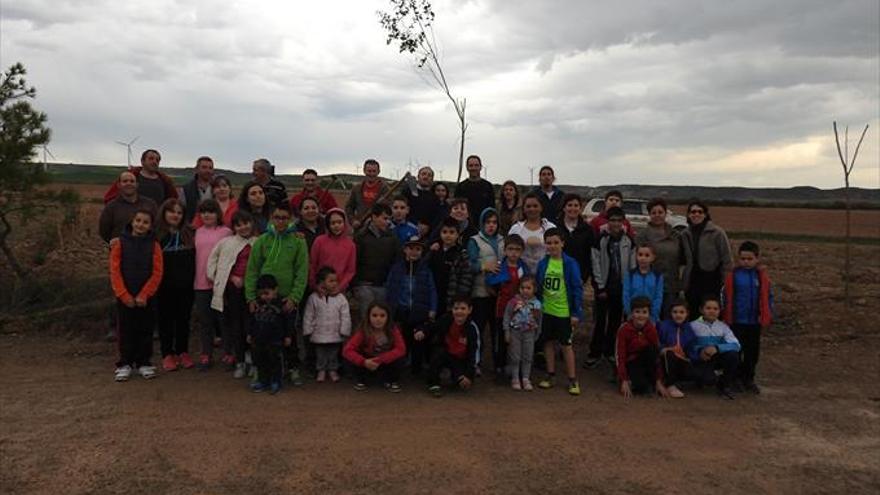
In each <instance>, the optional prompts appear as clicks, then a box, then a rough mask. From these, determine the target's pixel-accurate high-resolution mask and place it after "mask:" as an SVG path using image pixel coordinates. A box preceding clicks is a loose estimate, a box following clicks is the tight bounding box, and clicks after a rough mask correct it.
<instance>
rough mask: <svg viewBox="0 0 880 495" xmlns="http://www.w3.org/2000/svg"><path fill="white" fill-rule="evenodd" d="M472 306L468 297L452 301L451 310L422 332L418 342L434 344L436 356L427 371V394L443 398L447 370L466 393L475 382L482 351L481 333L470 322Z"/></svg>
mask: <svg viewBox="0 0 880 495" xmlns="http://www.w3.org/2000/svg"><path fill="white" fill-rule="evenodd" d="M472 311H473V306H471V301H470V299H468V298H467V297H466V296H455V297H454V298H453V299H452V310H451V311H450V312H449V313H446V314H445V315H443V316H442V317H441V318H440V320H438V321H437V322H434V323H430V324H428V325H426V326H425V327H423V328H421V329H419V331H417V332H416V334H415V336H414V337H415V339H416V340H417V341H428V340H430V341H432V342H433V348H434V350H433V354H432V358H431V367H430V369H429V371H428V392H430V393H431V394H432V395H433V396H434V397H440V396H442V395H443V392H442V389H441V387H440V373H441V372H442V371H443V370H444V369H448V370H449V373H450V376H451V378H452V383H454V384H456V385H457V386H458V387H459V388H460V389H462V390H467V389H469V388H470V387H471V385H472V384H473V381H474V373H475V367H476V364H477V354H478V353H479V352H480V348H479V345H480V333H479V332H478V331H477V324H476V323H474V322H473V320H471V312H472Z"/></svg>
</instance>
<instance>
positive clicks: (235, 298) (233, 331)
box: [223, 285, 251, 363]
mask: <svg viewBox="0 0 880 495" xmlns="http://www.w3.org/2000/svg"><path fill="white" fill-rule="evenodd" d="M250 321H251V319H250V314H249V313H248V305H247V301H246V300H245V297H244V289H243V288H242V289H238V288H236V287H234V286H231V285H228V286H226V290H225V291H224V292H223V350H224V351H225V352H226V353H227V354H232V355H233V356H235V361H236V362H238V363H243V362H244V351H245V349H246V348H247V340H246V338H247V332H248V327H249V326H250Z"/></svg>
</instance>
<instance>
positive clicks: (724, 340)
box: [691, 317, 740, 355]
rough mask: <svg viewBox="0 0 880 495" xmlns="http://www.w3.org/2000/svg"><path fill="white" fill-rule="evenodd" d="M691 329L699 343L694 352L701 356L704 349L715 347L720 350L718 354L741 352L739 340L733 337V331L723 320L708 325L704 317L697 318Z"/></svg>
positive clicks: (696, 344)
mask: <svg viewBox="0 0 880 495" xmlns="http://www.w3.org/2000/svg"><path fill="white" fill-rule="evenodd" d="M691 328H692V329H693V330H694V335H695V336H696V337H697V341H696V343H695V345H694V352H695V353H696V354H697V355H699V354H700V351H702V350H703V348H704V347H709V346H712V345H714V346H715V347H717V348H718V352H739V350H740V346H739V340H737V339H736V336H735V335H733V330H731V329H730V327H729V326H727V323H724V322H723V321H721V320H715V321H713V322H712V323H707V322H706V321H704V320H703V317H700V318H697V319H696V320H694V321H692V322H691Z"/></svg>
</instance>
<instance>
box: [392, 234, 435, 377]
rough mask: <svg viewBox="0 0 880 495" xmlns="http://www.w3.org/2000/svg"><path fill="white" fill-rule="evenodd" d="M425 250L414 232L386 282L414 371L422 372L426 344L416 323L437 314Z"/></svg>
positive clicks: (394, 313)
mask: <svg viewBox="0 0 880 495" xmlns="http://www.w3.org/2000/svg"><path fill="white" fill-rule="evenodd" d="M423 250H424V246H423V245H422V242H421V241H420V240H419V238H418V236H413V238H412V239H410V240H409V241H407V242H406V244H404V246H403V255H404V258H403V259H402V260H399V261H397V262H396V263H394V265H393V266H392V267H391V271H390V272H389V273H388V280H387V281H386V282H385V294H386V298H387V301H388V305H389V306H390V307H391V311H392V314H393V315H394V321H396V322H397V324H398V325H400V328H401V331H402V332H403V336H404V338H405V339H406V348H407V349H408V350H409V351H410V365H411V370H412V373H413V374H414V375H418V374H419V373H421V372H422V364H423V362H425V361H426V359H425V348H424V345H422V343H421V342H417V341H415V340H414V339H413V334H414V332H415V329H416V327H418V326H420V325H422V324H423V323H425V322H426V321H428V320H433V319H434V317H435V316H437V288H436V287H435V285H434V276H433V275H432V274H431V270H430V268H428V262H427V261H426V260H424V259H422V251H423Z"/></svg>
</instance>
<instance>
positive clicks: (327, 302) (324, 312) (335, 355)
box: [303, 266, 351, 383]
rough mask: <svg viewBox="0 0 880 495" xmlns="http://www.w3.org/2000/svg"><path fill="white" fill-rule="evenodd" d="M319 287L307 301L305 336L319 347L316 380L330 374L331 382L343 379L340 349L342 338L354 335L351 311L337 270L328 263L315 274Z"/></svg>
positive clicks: (317, 286) (321, 379)
mask: <svg viewBox="0 0 880 495" xmlns="http://www.w3.org/2000/svg"><path fill="white" fill-rule="evenodd" d="M315 283H316V284H317V285H316V290H315V292H313V293H312V294H311V295H310V296H309V298H308V300H307V301H306V308H305V316H304V318H303V336H308V337H309V341H310V342H311V343H312V345H313V346H314V347H315V369H316V370H317V372H318V375H317V377H316V379H315V381H316V382H318V383H321V382H324V381H325V380H326V379H327V375H328V373H329V375H330V381H332V382H333V383H336V382H338V381H339V350H340V348H341V347H342V341H343V340H345V339H346V338H348V336H349V335H351V311H350V310H349V307H348V300H347V299H346V298H345V295H344V294H340V293H339V278H338V276H337V275H336V271H335V270H334V269H333V268H331V267H329V266H324V267H321V268H319V269H318V273H317V274H316V275H315Z"/></svg>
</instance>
